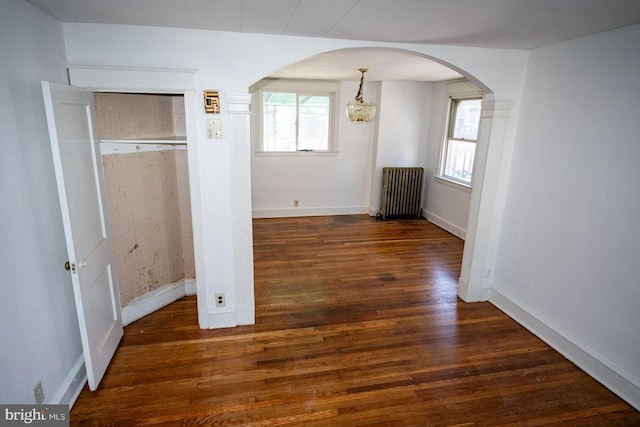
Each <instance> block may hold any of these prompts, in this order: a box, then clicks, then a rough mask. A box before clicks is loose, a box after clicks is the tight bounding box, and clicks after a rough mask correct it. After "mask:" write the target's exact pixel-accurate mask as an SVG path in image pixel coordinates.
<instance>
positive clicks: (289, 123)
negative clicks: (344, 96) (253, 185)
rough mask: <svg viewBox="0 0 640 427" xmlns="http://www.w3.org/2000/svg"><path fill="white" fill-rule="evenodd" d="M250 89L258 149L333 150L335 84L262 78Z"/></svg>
mask: <svg viewBox="0 0 640 427" xmlns="http://www.w3.org/2000/svg"><path fill="white" fill-rule="evenodd" d="M261 86H262V87H260V88H259V90H257V91H256V93H254V107H255V112H256V114H255V116H254V118H255V119H257V120H258V121H259V123H260V125H259V126H258V127H257V131H258V132H259V134H257V133H256V134H255V137H256V141H257V144H256V150H257V151H258V152H274V153H291V152H318V151H319V152H325V153H327V152H335V151H336V144H335V140H336V137H335V135H337V129H336V123H337V120H336V117H335V112H336V106H335V102H336V99H337V98H338V96H337V93H338V90H339V84H337V83H335V82H312V81H305V82H301V81H295V80H289V81H287V80H284V79H283V80H278V81H265V82H264V84H262V85H261Z"/></svg>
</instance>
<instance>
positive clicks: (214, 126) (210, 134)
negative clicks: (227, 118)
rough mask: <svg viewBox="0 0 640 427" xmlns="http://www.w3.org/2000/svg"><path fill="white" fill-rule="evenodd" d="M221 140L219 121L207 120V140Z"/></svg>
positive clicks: (220, 122)
mask: <svg viewBox="0 0 640 427" xmlns="http://www.w3.org/2000/svg"><path fill="white" fill-rule="evenodd" d="M220 138H222V121H221V120H220V119H207V139H220Z"/></svg>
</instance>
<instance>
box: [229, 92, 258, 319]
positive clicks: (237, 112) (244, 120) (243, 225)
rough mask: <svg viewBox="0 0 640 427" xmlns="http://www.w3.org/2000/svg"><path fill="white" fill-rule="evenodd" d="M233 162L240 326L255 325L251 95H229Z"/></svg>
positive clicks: (234, 239)
mask: <svg viewBox="0 0 640 427" xmlns="http://www.w3.org/2000/svg"><path fill="white" fill-rule="evenodd" d="M226 104H227V112H228V114H229V124H230V126H229V129H230V132H231V137H230V143H231V150H230V152H231V161H232V163H233V168H232V171H233V179H232V197H233V199H232V203H233V213H234V214H233V251H234V261H235V265H234V276H235V284H236V286H235V297H236V321H237V324H238V325H252V324H254V323H255V302H254V301H255V298H254V286H253V225H252V218H251V212H252V208H251V127H250V126H251V120H250V119H251V117H250V113H251V95H250V94H226Z"/></svg>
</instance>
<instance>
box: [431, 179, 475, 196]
mask: <svg viewBox="0 0 640 427" xmlns="http://www.w3.org/2000/svg"><path fill="white" fill-rule="evenodd" d="M433 178H434V179H435V180H436V181H437V182H439V183H440V184H444V185H446V186H449V187H452V188H455V189H458V190H462V191H466V192H468V193H471V186H470V185H469V184H463V183H462V182H458V181H454V180H452V179H448V178H445V177H443V176H434V177H433Z"/></svg>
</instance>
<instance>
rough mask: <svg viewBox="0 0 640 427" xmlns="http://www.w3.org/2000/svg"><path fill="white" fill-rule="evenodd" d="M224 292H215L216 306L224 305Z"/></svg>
mask: <svg viewBox="0 0 640 427" xmlns="http://www.w3.org/2000/svg"><path fill="white" fill-rule="evenodd" d="M224 306H225V301H224V293H220V294H216V307H224Z"/></svg>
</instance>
